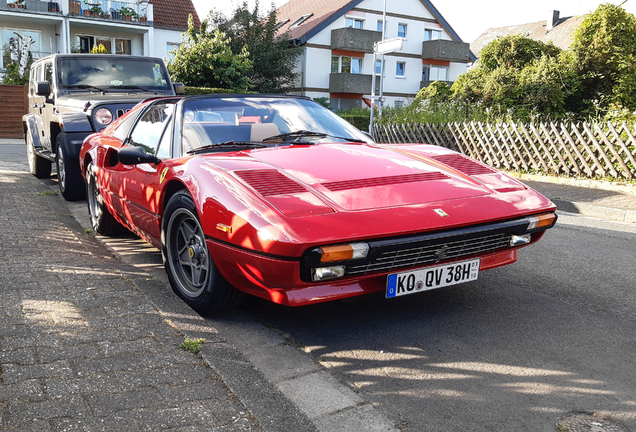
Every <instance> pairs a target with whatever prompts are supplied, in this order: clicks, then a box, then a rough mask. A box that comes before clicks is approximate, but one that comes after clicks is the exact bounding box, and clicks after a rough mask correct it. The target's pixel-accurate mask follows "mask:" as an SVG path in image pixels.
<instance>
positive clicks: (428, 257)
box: [300, 217, 549, 282]
mask: <svg viewBox="0 0 636 432" xmlns="http://www.w3.org/2000/svg"><path fill="white" fill-rule="evenodd" d="M529 224H530V219H529V218H527V217H522V218H518V219H512V220H507V221H502V222H494V223H486V224H479V225H472V226H469V227H464V228H455V229H449V230H442V231H433V232H424V233H418V234H413V235H407V236H398V237H388V238H379V239H374V240H366V241H365V242H366V243H368V245H369V253H368V255H367V257H366V258H359V259H354V260H343V261H333V262H330V263H329V264H328V265H330V266H331V265H333V266H336V265H344V266H345V276H351V277H361V276H365V275H367V274H382V273H385V274H386V273H390V272H395V271H402V270H410V269H414V268H420V267H425V266H430V265H435V264H437V263H440V262H448V261H452V260H463V259H470V258H474V257H477V256H481V255H483V254H488V253H493V252H499V251H504V250H508V249H514V248H516V246H515V247H512V246H510V241H511V239H512V236H515V235H524V234H529V233H532V232H539V231H542V230H544V229H547V228H549V227H544V228H539V229H536V230H531V231H528V226H529ZM357 241H364V240H357ZM326 246H327V245H326ZM321 257H322V252H321V250H320V248H310V249H308V250H306V251H305V253H304V254H303V256H302V258H301V270H300V277H301V279H302V280H303V281H305V282H311V281H312V279H311V269H314V268H319V267H325V265H327V264H325V263H323V262H321Z"/></svg>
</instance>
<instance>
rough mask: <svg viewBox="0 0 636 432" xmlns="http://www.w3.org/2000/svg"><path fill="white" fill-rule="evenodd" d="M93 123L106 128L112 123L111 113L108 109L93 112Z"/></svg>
mask: <svg viewBox="0 0 636 432" xmlns="http://www.w3.org/2000/svg"><path fill="white" fill-rule="evenodd" d="M95 121H96V122H97V123H98V124H99V125H100V126H106V125H107V124H110V123H111V122H112V121H113V113H112V112H111V111H110V110H109V109H108V108H100V109H98V110H97V111H95Z"/></svg>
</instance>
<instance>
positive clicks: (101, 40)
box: [95, 37, 113, 53]
mask: <svg viewBox="0 0 636 432" xmlns="http://www.w3.org/2000/svg"><path fill="white" fill-rule="evenodd" d="M112 43H113V42H112V41H111V40H110V38H104V37H96V38H95V45H97V46H100V45H103V46H104V48H106V51H108V52H109V53H112V52H113V47H112Z"/></svg>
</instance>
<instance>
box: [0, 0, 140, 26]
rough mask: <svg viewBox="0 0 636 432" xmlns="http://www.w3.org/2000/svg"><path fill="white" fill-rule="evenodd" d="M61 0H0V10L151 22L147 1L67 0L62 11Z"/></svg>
mask: <svg viewBox="0 0 636 432" xmlns="http://www.w3.org/2000/svg"><path fill="white" fill-rule="evenodd" d="M62 4H63V3H62V2H55V1H44V0H0V10H6V11H10V12H22V11H24V12H37V13H41V12H49V13H57V14H63V13H64V14H66V13H68V15H69V16H71V17H73V16H77V17H86V18H97V19H100V20H110V21H123V22H131V23H137V24H145V25H150V24H152V5H151V4H150V3H149V2H148V1H140V2H136V1H135V2H126V1H110V0H101V1H100V0H90V1H87V2H84V1H80V0H69V1H68V9H69V10H68V11H63V10H62V8H61V6H62Z"/></svg>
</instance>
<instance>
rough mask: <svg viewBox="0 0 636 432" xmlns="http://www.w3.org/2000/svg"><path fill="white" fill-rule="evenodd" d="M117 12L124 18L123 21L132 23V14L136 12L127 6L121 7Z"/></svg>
mask: <svg viewBox="0 0 636 432" xmlns="http://www.w3.org/2000/svg"><path fill="white" fill-rule="evenodd" d="M119 12H120V13H121V15H122V16H123V17H124V21H132V17H133V14H135V15H136V12H135V11H134V10H133V9H132V8H129V7H127V6H122V8H121V9H119Z"/></svg>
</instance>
